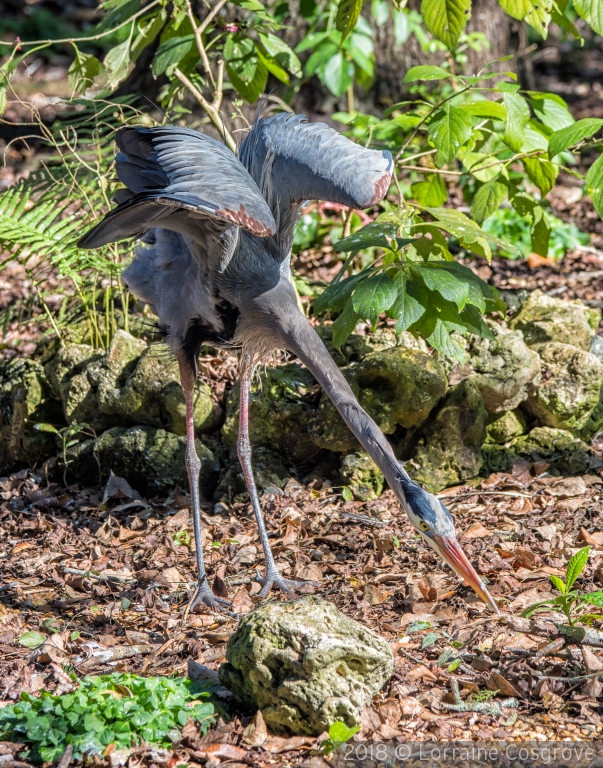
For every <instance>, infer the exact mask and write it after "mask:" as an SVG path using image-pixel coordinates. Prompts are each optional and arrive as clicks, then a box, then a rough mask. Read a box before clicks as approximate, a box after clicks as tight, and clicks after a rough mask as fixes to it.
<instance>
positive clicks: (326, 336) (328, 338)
mask: <svg viewBox="0 0 603 768" xmlns="http://www.w3.org/2000/svg"><path fill="white" fill-rule="evenodd" d="M360 329H361V324H360V323H359V325H358V326H357V330H356V332H355V333H351V334H350V335H349V336H348V338H347V340H346V342H345V344H343V345H342V346H341V349H337V348H336V347H334V346H333V326H332V325H320V326H319V327H318V328H317V329H316V332H317V333H318V335H319V336H320V338H321V339H322V341H323V343H324V345H325V347H326V348H327V349H328V350H329V353H330V355H331V357H332V358H333V360H335V362H336V363H337V365H338V366H339V367H341V366H343V365H348V364H349V363H353V362H357V361H358V360H362V359H363V358H364V357H366V356H367V355H370V354H371V353H372V352H383V350H385V349H393V347H396V346H397V345H398V338H397V337H396V332H395V331H394V329H393V328H377V329H376V330H375V331H373V332H370V333H360V332H359V331H360ZM408 335H410V334H408Z"/></svg>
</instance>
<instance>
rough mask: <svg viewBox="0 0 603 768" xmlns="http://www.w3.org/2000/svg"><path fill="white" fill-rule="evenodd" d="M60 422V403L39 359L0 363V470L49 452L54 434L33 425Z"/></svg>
mask: <svg viewBox="0 0 603 768" xmlns="http://www.w3.org/2000/svg"><path fill="white" fill-rule="evenodd" d="M63 423H64V422H63V414H62V412H61V404H60V402H59V401H58V400H57V399H56V398H54V397H53V392H52V389H51V387H50V384H49V382H48V380H47V378H46V376H45V374H44V369H43V368H42V366H41V365H40V364H39V363H37V362H35V361H34V360H25V359H20V358H17V359H14V360H10V361H8V362H6V363H3V364H2V365H1V366H0V474H6V473H8V472H11V471H13V470H15V469H20V468H21V467H33V466H35V465H36V464H37V463H39V462H42V461H44V460H45V459H47V458H49V457H50V456H53V455H54V454H55V453H56V452H57V450H58V444H57V440H56V435H55V434H53V433H52V432H47V431H44V430H39V429H36V426H35V425H36V424H50V425H52V426H53V427H55V428H60V427H61V426H62V424H63Z"/></svg>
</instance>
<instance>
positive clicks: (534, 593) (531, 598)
mask: <svg viewBox="0 0 603 768" xmlns="http://www.w3.org/2000/svg"><path fill="white" fill-rule="evenodd" d="M552 597H555V595H554V594H553V593H552V592H548V591H544V590H539V589H538V588H537V587H532V588H531V589H527V590H526V591H525V592H522V593H521V594H519V595H517V597H516V598H515V600H513V601H512V602H511V604H510V605H509V611H510V613H519V612H520V611H523V609H524V608H526V607H527V606H528V605H532V603H539V602H541V601H542V600H550V599H551V598H552ZM551 610H552V609H551Z"/></svg>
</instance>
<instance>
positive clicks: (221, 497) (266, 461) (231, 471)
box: [214, 446, 291, 504]
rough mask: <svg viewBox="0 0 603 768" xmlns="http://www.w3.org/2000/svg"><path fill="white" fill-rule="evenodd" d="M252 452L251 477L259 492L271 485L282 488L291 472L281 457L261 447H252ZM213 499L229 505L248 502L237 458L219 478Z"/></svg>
mask: <svg viewBox="0 0 603 768" xmlns="http://www.w3.org/2000/svg"><path fill="white" fill-rule="evenodd" d="M252 450H253V454H252V463H253V477H254V479H255V483H256V485H257V487H258V488H259V489H260V490H263V489H265V488H268V487H269V486H271V485H274V486H275V487H276V488H284V487H285V484H286V482H287V480H289V479H290V478H291V472H290V471H289V467H288V466H287V465H286V464H285V462H284V461H283V457H282V456H281V455H280V454H279V453H276V452H275V451H271V450H270V449H269V448H264V447H262V446H259V447H255V446H253V447H252ZM214 499H215V501H226V502H228V503H229V504H232V503H233V502H235V501H248V500H249V493H248V491H247V485H246V484H245V478H244V476H243V470H242V469H241V465H240V463H239V460H238V458H236V459H234V460H233V461H232V463H231V465H230V466H229V467H228V469H227V470H226V471H225V472H223V473H222V475H221V476H220V482H219V483H218V487H217V489H216V492H215V495H214Z"/></svg>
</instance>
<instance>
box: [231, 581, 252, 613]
mask: <svg viewBox="0 0 603 768" xmlns="http://www.w3.org/2000/svg"><path fill="white" fill-rule="evenodd" d="M252 609H253V601H252V599H251V596H250V594H249V592H248V591H247V590H246V589H245V586H244V585H243V584H242V585H241V586H240V587H239V588H238V589H237V591H236V592H235V593H234V597H233V598H232V602H231V604H230V610H231V611H233V612H234V613H238V614H240V615H243V614H245V613H249V611H251V610H252Z"/></svg>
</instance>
